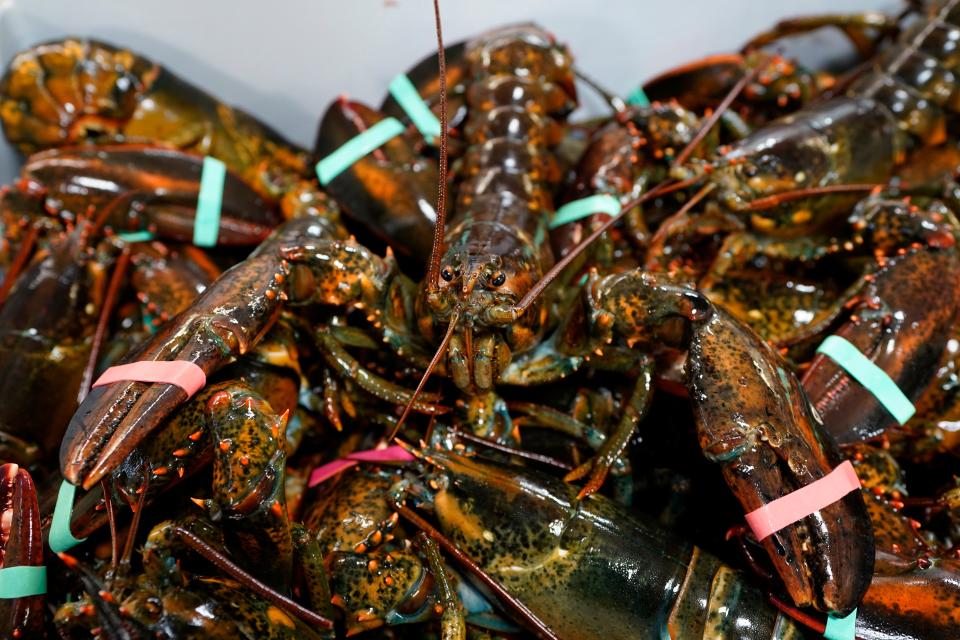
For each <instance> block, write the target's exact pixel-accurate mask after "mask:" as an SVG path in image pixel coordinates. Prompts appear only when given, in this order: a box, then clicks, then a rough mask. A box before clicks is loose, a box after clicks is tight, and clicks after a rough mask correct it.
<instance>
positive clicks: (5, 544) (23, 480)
mask: <svg viewBox="0 0 960 640" xmlns="http://www.w3.org/2000/svg"><path fill="white" fill-rule="evenodd" d="M42 565H43V540H42V537H41V533H40V507H39V506H38V505H37V491H36V488H35V487H34V486H33V479H32V478H31V477H30V474H29V473H27V470H26V469H23V468H21V467H20V466H19V465H16V464H4V465H2V466H0V568H3V569H6V568H9V567H26V566H32V567H39V566H42ZM44 599H45V598H44V596H43V595H36V596H26V597H22V598H0V635H2V636H3V637H5V638H18V637H23V638H37V637H41V636H42V634H43V629H44V627H43V618H44Z"/></svg>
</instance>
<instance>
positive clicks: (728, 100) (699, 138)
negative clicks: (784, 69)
mask: <svg viewBox="0 0 960 640" xmlns="http://www.w3.org/2000/svg"><path fill="white" fill-rule="evenodd" d="M767 63H768V61H767V60H764V61H763V62H761V63H760V64H758V65H757V66H756V67H754V68H753V69H752V70H751V71H750V73H748V74H747V75H745V76H743V77H742V78H740V80H738V81H737V84H735V85H733V88H732V89H730V91H729V93H727V95H726V96H725V97H724V99H723V100H722V101H721V102H720V104H719V105H717V108H716V109H714V111H713V113H712V114H710V117H709V118H707V121H706V122H704V123H703V126H702V127H700V130H699V131H697V134H696V135H695V136H693V139H692V140H691V141H690V142H689V143H688V144H687V146H686V147H684V148H683V151H681V152H680V153H678V154H677V157H676V159H675V160H674V161H673V166H674V167H679V166H680V165H682V164H683V163H684V162H686V161H687V158H689V157H690V154H691V153H693V152H694V151H696V149H697V147H699V146H700V143H701V142H703V139H704V138H705V137H707V134H708V133H710V130H711V129H713V127H714V126H716V124H717V122H719V121H720V116H722V115H723V112H724V111H726V110H727V109H729V108H730V105H731V104H733V101H734V100H736V99H737V96H738V95H740V93H741V92H742V91H743V90H744V89H745V88H746V86H747V85H748V84H750V83H751V82H753V81H754V79H756V77H757V76H759V75H760V72H761V71H763V70H764V69H766V67H767Z"/></svg>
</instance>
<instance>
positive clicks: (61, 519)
mask: <svg viewBox="0 0 960 640" xmlns="http://www.w3.org/2000/svg"><path fill="white" fill-rule="evenodd" d="M76 494H77V488H76V487H75V486H74V485H72V484H70V483H69V482H67V481H66V480H64V481H63V484H61V485H60V492H59V493H57V506H56V507H54V509H53V520H52V521H51V523H50V536H49V537H48V538H47V544H49V545H50V548H51V549H52V550H53V552H54V553H62V552H64V551H66V550H67V549H72V548H73V547H75V546H77V545H78V544H80V543H81V542H83V541H84V540H86V538H74V537H73V533H72V532H71V531H70V514H71V513H73V498H74V496H75V495H76Z"/></svg>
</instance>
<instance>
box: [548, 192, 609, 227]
mask: <svg viewBox="0 0 960 640" xmlns="http://www.w3.org/2000/svg"><path fill="white" fill-rule="evenodd" d="M595 213H606V214H607V215H609V216H615V215H617V214H618V213H620V200H618V199H617V198H615V197H613V196H611V195H607V194H602V193H601V194H597V195H594V196H587V197H586V198H580V199H579V200H573V201H571V202H568V203H566V204H565V205H563V206H562V207H560V208H559V209H557V212H556V213H555V214H554V215H553V219H551V220H550V228H551V229H556V228H557V227H560V226H563V225H565V224H567V223H568V222H574V221H575V220H580V219H581V218H586V217H588V216H592V215H593V214H595Z"/></svg>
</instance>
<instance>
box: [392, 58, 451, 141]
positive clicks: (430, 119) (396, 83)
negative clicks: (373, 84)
mask: <svg viewBox="0 0 960 640" xmlns="http://www.w3.org/2000/svg"><path fill="white" fill-rule="evenodd" d="M390 95H392V96H393V98H394V100H396V101H397V103H398V104H399V105H400V108H401V109H403V111H404V113H406V114H407V116H409V118H410V121H411V122H413V125H414V126H415V127H416V128H417V129H419V131H420V133H422V134H423V138H424V140H426V141H427V142H428V143H430V144H433V143H434V140H436V139H438V138H439V137H440V134H441V129H440V121H439V120H437V116H435V115H433V111H430V107H428V106H427V103H425V102H424V101H423V98H421V97H420V93H419V92H418V91H417V88H416V87H415V86H413V83H412V82H410V78H408V77H407V76H406V75H405V74H402V73H401V74H400V75H398V76H397V77H396V78H394V79H393V80H392V81H391V82H390Z"/></svg>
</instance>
